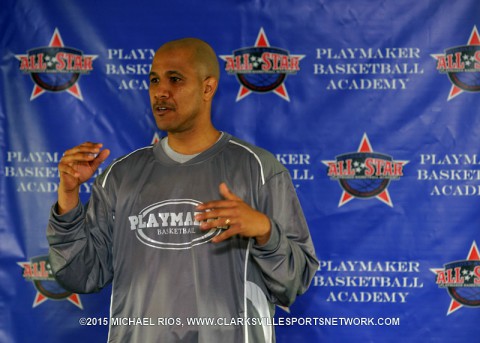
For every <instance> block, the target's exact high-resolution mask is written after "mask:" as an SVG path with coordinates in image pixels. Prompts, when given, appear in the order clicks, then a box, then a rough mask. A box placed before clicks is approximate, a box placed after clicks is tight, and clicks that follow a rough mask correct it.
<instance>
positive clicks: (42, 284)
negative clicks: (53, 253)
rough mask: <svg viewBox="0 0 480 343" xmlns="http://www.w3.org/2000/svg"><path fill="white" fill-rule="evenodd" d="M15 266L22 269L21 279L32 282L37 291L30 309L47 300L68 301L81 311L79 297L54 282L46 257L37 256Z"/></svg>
mask: <svg viewBox="0 0 480 343" xmlns="http://www.w3.org/2000/svg"><path fill="white" fill-rule="evenodd" d="M17 264H18V265H19V266H20V267H22V270H23V278H24V279H25V280H27V281H31V282H33V285H34V287H35V289H36V290H37V295H36V296H35V300H34V301H33V305H32V307H37V306H38V305H40V304H42V303H44V302H45V301H47V300H68V301H69V302H71V303H72V304H74V305H75V306H77V307H78V308H80V309H83V306H82V302H81V300H80V296H79V295H78V294H75V293H72V292H69V291H67V290H65V289H63V288H62V287H61V286H60V285H59V284H58V283H57V281H56V280H55V277H54V276H53V271H52V267H51V266H50V260H49V258H48V256H37V257H34V258H32V259H30V261H25V262H17Z"/></svg>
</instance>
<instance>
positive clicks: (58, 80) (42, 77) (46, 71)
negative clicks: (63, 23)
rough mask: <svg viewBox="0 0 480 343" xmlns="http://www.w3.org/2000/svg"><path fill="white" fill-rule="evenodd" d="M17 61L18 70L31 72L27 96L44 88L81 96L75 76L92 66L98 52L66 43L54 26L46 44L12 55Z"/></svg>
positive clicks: (45, 90)
mask: <svg viewBox="0 0 480 343" xmlns="http://www.w3.org/2000/svg"><path fill="white" fill-rule="evenodd" d="M15 58H17V59H18V60H19V61H20V67H19V69H20V71H22V72H23V73H25V74H30V76H31V78H32V80H33V82H34V84H35V85H34V87H33V91H32V94H31V96H30V100H31V101H32V100H34V99H36V98H38V97H39V96H40V95H42V94H43V93H45V92H47V91H48V92H63V91H66V92H67V93H69V94H71V95H73V96H74V97H75V98H77V99H79V100H83V97H82V92H81V90H80V86H79V85H78V79H79V78H80V75H84V74H88V73H90V72H91V71H92V70H93V65H92V64H93V60H95V59H96V58H97V55H85V54H83V52H82V51H80V50H78V49H75V48H71V47H66V46H65V44H64V43H63V39H62V37H61V36H60V31H59V30H58V29H57V28H56V29H55V31H54V33H53V35H52V38H51V39H50V43H49V45H48V46H44V47H39V48H34V49H30V50H29V51H28V53H27V54H18V55H15Z"/></svg>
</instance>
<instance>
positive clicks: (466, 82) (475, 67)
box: [431, 26, 480, 100]
mask: <svg viewBox="0 0 480 343" xmlns="http://www.w3.org/2000/svg"><path fill="white" fill-rule="evenodd" d="M431 56H432V57H433V58H435V59H436V60H437V70H438V72H440V73H442V74H447V75H448V78H449V79H450V82H451V83H452V88H451V89H450V93H449V94H448V99H447V100H451V99H453V98H455V97H456V96H457V95H460V94H461V93H463V92H464V91H467V92H480V81H479V80H480V36H479V34H478V31H477V27H476V26H474V27H473V30H472V33H471V34H470V38H469V39H468V42H467V45H463V46H456V47H453V48H448V49H445V53H443V54H432V55H431Z"/></svg>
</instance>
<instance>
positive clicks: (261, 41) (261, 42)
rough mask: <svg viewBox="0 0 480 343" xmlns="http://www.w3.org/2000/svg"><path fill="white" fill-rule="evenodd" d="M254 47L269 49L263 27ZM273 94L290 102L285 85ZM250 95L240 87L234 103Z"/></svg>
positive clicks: (243, 87)
mask: <svg viewBox="0 0 480 343" xmlns="http://www.w3.org/2000/svg"><path fill="white" fill-rule="evenodd" d="M254 46H255V47H269V46H270V43H269V42H268V38H267V35H266V34H265V31H264V30H263V27H262V28H260V31H259V32H258V36H257V40H256V41H255V45H254ZM290 56H292V57H298V58H299V60H301V59H302V58H304V57H305V55H290ZM220 58H222V59H223V60H225V56H220ZM273 92H274V93H275V94H277V95H278V96H279V97H281V98H282V99H284V100H287V101H290V97H289V96H288V92H287V89H286V88H285V85H284V84H283V83H282V84H281V85H280V86H278V87H277V88H276V89H274V90H273ZM251 93H252V91H251V90H249V89H248V88H246V87H245V86H243V85H241V86H240V89H239V90H238V94H237V99H236V101H240V100H242V99H243V98H245V97H246V96H248V95H250V94H251Z"/></svg>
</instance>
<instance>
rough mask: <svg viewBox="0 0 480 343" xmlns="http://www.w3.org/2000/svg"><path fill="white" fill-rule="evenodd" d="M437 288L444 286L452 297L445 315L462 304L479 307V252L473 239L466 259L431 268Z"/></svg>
mask: <svg viewBox="0 0 480 343" xmlns="http://www.w3.org/2000/svg"><path fill="white" fill-rule="evenodd" d="M430 271H431V272H432V273H434V274H435V275H436V283H437V285H438V287H439V288H446V289H447V291H448V294H449V295H450V297H451V298H452V300H451V301H450V306H449V307H448V311H447V316H448V315H450V314H452V313H453V312H455V311H457V310H459V309H461V308H462V307H463V306H469V307H479V306H480V299H479V297H478V290H479V287H480V254H479V251H478V248H477V243H476V242H475V241H473V243H472V245H471V247H470V251H469V253H468V255H467V259H466V260H463V261H455V262H451V263H447V264H445V266H444V268H431V269H430Z"/></svg>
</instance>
